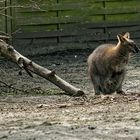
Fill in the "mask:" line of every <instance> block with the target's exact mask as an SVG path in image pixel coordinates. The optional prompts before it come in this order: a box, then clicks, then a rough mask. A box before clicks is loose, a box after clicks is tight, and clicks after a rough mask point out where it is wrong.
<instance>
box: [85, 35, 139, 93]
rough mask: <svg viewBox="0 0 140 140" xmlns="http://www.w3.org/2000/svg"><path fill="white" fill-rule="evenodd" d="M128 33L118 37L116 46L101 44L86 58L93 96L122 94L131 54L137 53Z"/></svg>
mask: <svg viewBox="0 0 140 140" xmlns="http://www.w3.org/2000/svg"><path fill="white" fill-rule="evenodd" d="M129 36H130V35H129V33H126V34H125V35H124V36H122V35H118V36H117V37H118V44H117V45H115V44H103V45H100V46H99V47H97V48H96V49H95V50H94V51H93V53H92V54H90V56H89V57H88V73H89V76H90V78H91V81H92V83H93V86H94V90H95V94H100V93H103V94H111V93H113V92H115V91H116V92H117V93H124V92H123V90H122V83H123V80H124V77H125V73H126V65H127V63H128V61H129V55H130V53H131V52H138V51H139V49H138V48H137V47H136V45H135V43H134V42H133V41H132V40H130V39H129Z"/></svg>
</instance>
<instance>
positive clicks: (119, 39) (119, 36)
mask: <svg viewBox="0 0 140 140" xmlns="http://www.w3.org/2000/svg"><path fill="white" fill-rule="evenodd" d="M117 38H118V41H119V42H124V41H125V38H124V37H123V36H122V35H121V34H118V35H117Z"/></svg>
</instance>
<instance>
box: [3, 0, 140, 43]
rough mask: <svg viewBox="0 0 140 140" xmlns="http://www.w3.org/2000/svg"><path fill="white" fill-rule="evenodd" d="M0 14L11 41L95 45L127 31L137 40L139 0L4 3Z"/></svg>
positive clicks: (7, 0) (6, 0)
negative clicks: (90, 43) (35, 40)
mask: <svg viewBox="0 0 140 140" xmlns="http://www.w3.org/2000/svg"><path fill="white" fill-rule="evenodd" d="M4 8H5V9H4ZM0 11H1V12H0V22H1V26H0V30H1V31H3V32H7V33H9V34H11V35H12V36H13V38H14V42H16V41H18V40H20V41H21V40H22V39H23V40H24V41H25V40H31V39H38V40H39V39H41V40H42V39H46V40H49V42H52V43H53V42H55V43H64V42H88V41H90V42H96V41H100V40H101V41H105V40H114V39H115V38H116V34H117V33H122V32H126V31H129V32H131V34H132V36H133V38H135V39H138V40H139V39H140V0H86V1H85V0H32V1H30V0H22V1H20V0H3V1H1V2H0ZM51 40H52V41H51ZM24 41H23V42H24ZM21 42H22V41H21Z"/></svg>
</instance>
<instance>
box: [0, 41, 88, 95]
mask: <svg viewBox="0 0 140 140" xmlns="http://www.w3.org/2000/svg"><path fill="white" fill-rule="evenodd" d="M0 55H1V56H3V57H5V58H7V59H9V60H11V61H13V62H15V63H16V64H18V65H19V67H20V68H22V69H24V70H25V71H26V72H27V73H28V74H29V75H30V76H31V77H33V75H32V73H35V74H37V75H39V76H41V77H43V78H45V79H47V80H49V81H50V82H52V83H53V84H55V85H56V86H58V87H59V88H61V89H62V90H63V91H65V92H66V94H67V95H70V96H85V93H84V92H83V91H82V90H80V89H78V88H76V87H74V86H72V85H71V84H69V83H68V82H66V81H65V80H63V79H61V78H60V77H59V76H57V75H56V73H55V71H50V70H48V69H47V68H44V67H42V66H40V65H38V64H36V63H34V62H33V61H32V60H30V59H28V58H26V57H25V56H23V55H21V54H20V53H19V52H17V51H16V50H15V49H14V48H13V47H12V46H11V45H8V44H7V43H6V42H4V41H3V40H0Z"/></svg>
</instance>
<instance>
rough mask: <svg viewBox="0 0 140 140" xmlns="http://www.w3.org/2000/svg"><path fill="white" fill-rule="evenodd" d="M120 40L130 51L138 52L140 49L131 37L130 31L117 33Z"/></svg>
mask: <svg viewBox="0 0 140 140" xmlns="http://www.w3.org/2000/svg"><path fill="white" fill-rule="evenodd" d="M117 38H118V41H119V43H120V45H121V46H122V47H125V48H126V49H127V50H128V51H129V52H133V53H138V52H139V51H140V49H139V48H138V47H137V46H136V44H135V42H134V41H133V40H131V39H130V33H129V32H126V33H125V34H124V35H121V34H118V35H117Z"/></svg>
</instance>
